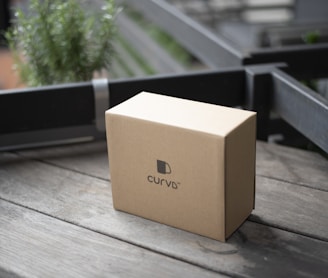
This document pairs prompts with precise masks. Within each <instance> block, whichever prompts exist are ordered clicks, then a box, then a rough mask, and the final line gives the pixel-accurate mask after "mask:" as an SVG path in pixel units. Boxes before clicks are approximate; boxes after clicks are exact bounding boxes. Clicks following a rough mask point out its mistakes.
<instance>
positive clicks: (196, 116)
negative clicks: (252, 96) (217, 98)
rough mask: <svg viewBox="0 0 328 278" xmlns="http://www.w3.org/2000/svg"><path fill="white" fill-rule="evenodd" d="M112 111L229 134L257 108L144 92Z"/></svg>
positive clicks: (173, 124) (153, 120) (206, 131)
mask: <svg viewBox="0 0 328 278" xmlns="http://www.w3.org/2000/svg"><path fill="white" fill-rule="evenodd" d="M111 114H116V115H122V116H125V117H133V118H136V119H140V120H145V121H152V122H154V123H159V124H164V125H170V126H176V127H180V128H184V129H190V130H195V131H199V132H205V133H211V134H215V135H217V136H226V135H227V134H228V133H229V132H231V131H232V130H233V129H234V128H235V127H236V126H238V125H240V124H241V123H242V122H244V121H245V119H247V118H248V117H250V116H251V115H254V112H250V111H245V110H240V109H234V108H230V107H224V106H219V105H214V104H208V103H203V102H197V101H191V100H185V99H178V98H174V97H168V96H162V95H157V94H152V93H146V92H143V93H140V94H138V97H133V98H131V99H129V100H127V101H125V102H124V103H122V104H121V105H117V106H115V107H113V108H112V109H111Z"/></svg>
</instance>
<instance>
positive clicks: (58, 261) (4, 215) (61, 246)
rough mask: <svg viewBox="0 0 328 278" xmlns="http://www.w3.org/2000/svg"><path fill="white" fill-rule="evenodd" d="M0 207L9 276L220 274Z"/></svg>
mask: <svg viewBox="0 0 328 278" xmlns="http://www.w3.org/2000/svg"><path fill="white" fill-rule="evenodd" d="M0 212H1V213H0V227H1V232H0V269H1V268H2V269H3V271H1V270H0V274H1V272H3V273H4V274H6V275H8V277H12V276H10V275H15V276H19V277H109V276H110V277H112V276H115V277H116V276H120V277H153V276H154V270H156V277H182V276H185V275H187V276H188V277H218V276H221V275H219V274H218V273H214V272H211V271H207V270H205V269H202V268H200V267H197V266H193V265H191V264H188V263H185V262H181V261H178V260H174V259H171V258H168V257H166V256H163V255H160V254H156V253H153V252H151V251H149V250H145V249H143V248H140V247H136V246H133V245H131V244H128V243H125V242H122V241H119V240H116V239H113V238H110V237H108V236H105V235H102V234H99V233H96V232H93V231H90V230H87V229H83V228H80V227H78V226H75V225H72V224H69V223H66V222H63V221H60V220H58V219H54V218H52V217H49V216H46V215H43V214H40V213H37V212H35V211H32V210H29V209H26V208H23V207H20V206H17V205H14V204H10V203H8V202H5V201H2V200H0ZM154 266H156V267H154Z"/></svg>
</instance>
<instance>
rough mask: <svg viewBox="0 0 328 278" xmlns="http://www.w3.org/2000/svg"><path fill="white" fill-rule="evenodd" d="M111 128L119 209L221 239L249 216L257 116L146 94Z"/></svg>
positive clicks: (111, 113) (118, 109) (127, 105)
mask: <svg viewBox="0 0 328 278" xmlns="http://www.w3.org/2000/svg"><path fill="white" fill-rule="evenodd" d="M106 130H107V141H108V152H109V163H110V174H111V181H112V192H113V204H114V208H115V209H117V210H122V211H125V212H128V213H132V214H135V215H138V216H142V217H144V218H147V219H151V220H154V221H157V222H160V223H164V224H167V225H171V226H173V227H177V228H180V229H183V230H187V231H190V232H193V233H197V234H200V235H203V236H207V237H210V238H213V239H217V240H220V241H225V239H226V238H227V237H229V236H230V235H231V234H232V233H233V232H234V231H235V230H236V229H237V228H238V227H239V226H240V225H241V224H242V223H243V221H245V219H246V218H247V217H248V216H249V214H250V213H251V211H252V209H253V207H254V191H255V185H254V184H255V143H256V140H255V131H256V113H254V112H249V111H244V110H239V109H233V108H227V107H223V106H218V105H212V104H206V103H201V102H195V101H190V100H184V99H178V98H173V97H167V96H162V95H157V94H151V93H145V92H143V93H140V94H138V95H136V96H135V97H132V98H131V99H129V100H127V101H125V102H123V103H121V104H119V105H117V106H115V107H113V108H112V109H110V110H108V111H106Z"/></svg>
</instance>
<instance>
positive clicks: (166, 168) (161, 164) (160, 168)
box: [147, 159, 180, 189]
mask: <svg viewBox="0 0 328 278" xmlns="http://www.w3.org/2000/svg"><path fill="white" fill-rule="evenodd" d="M157 172H158V173H159V174H164V175H166V174H171V173H172V170H171V166H170V165H169V164H168V163H167V162H166V161H163V160H159V159H157ZM147 181H148V182H149V183H153V184H158V185H160V186H165V187H168V188H172V189H178V186H179V185H180V182H176V181H172V180H167V179H164V178H161V177H158V176H157V175H149V176H147Z"/></svg>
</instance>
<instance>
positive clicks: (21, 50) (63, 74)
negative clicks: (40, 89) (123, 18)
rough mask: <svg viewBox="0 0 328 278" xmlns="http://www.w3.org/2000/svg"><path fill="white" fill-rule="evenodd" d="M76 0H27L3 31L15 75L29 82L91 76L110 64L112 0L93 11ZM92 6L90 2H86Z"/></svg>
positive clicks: (74, 79)
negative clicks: (13, 59)
mask: <svg viewBox="0 0 328 278" xmlns="http://www.w3.org/2000/svg"><path fill="white" fill-rule="evenodd" d="M80 2H81V1H78V0H69V1H65V0H44V1H39V0H31V1H30V6H29V14H28V15H27V14H24V13H23V12H22V11H21V10H18V11H17V12H16V21H15V22H14V27H13V28H12V29H10V30H9V31H8V32H7V33H6V38H7V40H8V42H9V47H10V49H11V50H12V51H13V53H14V57H15V62H16V67H17V70H18V71H19V73H20V76H21V80H22V81H23V82H25V83H26V84H28V85H30V86H38V85H46V84H56V83H65V82H76V81H85V80H91V79H92V77H93V74H94V72H95V71H100V70H102V69H108V68H109V66H110V62H111V58H112V54H113V47H112V42H113V38H114V36H115V24H114V17H115V13H116V10H115V3H114V0H104V5H103V6H102V8H101V9H99V10H96V9H95V10H90V9H87V8H84V9H83V7H82V6H81V3H80ZM92 8H93V7H92Z"/></svg>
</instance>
